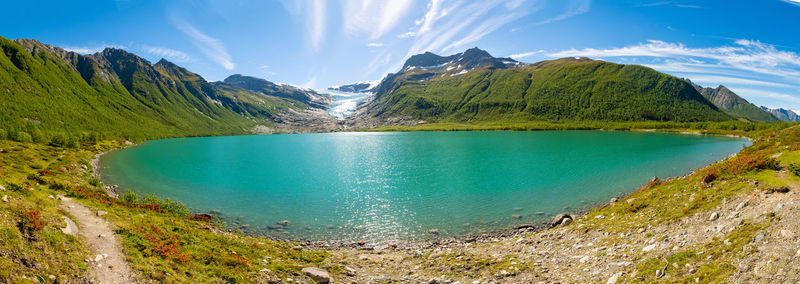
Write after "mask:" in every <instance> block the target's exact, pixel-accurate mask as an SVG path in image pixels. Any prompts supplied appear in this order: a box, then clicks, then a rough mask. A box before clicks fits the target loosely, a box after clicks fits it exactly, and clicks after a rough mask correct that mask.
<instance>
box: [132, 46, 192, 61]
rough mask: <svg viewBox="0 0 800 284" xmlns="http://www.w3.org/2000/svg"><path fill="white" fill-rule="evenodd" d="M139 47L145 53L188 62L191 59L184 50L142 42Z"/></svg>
mask: <svg viewBox="0 0 800 284" xmlns="http://www.w3.org/2000/svg"><path fill="white" fill-rule="evenodd" d="M141 49H142V50H144V51H145V52H147V53H150V54H155V55H158V56H161V57H163V58H169V59H172V60H175V61H179V62H189V61H191V60H192V58H191V57H189V55H188V54H186V53H185V52H183V51H180V50H175V49H171V48H166V47H160V46H151V45H146V44H142V45H141Z"/></svg>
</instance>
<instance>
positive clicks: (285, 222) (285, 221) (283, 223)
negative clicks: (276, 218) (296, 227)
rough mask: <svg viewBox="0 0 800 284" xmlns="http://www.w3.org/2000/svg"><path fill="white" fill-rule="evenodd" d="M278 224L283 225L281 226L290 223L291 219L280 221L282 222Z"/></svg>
mask: <svg viewBox="0 0 800 284" xmlns="http://www.w3.org/2000/svg"><path fill="white" fill-rule="evenodd" d="M278 225H281V226H286V225H289V220H283V221H280V222H278Z"/></svg>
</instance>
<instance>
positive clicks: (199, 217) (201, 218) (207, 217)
mask: <svg viewBox="0 0 800 284" xmlns="http://www.w3.org/2000/svg"><path fill="white" fill-rule="evenodd" d="M189 219H191V220H196V221H201V222H211V215H208V214H194V215H189Z"/></svg>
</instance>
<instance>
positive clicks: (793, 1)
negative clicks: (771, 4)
mask: <svg viewBox="0 0 800 284" xmlns="http://www.w3.org/2000/svg"><path fill="white" fill-rule="evenodd" d="M781 1H783V2H786V3H789V4H794V5H797V6H800V0H781Z"/></svg>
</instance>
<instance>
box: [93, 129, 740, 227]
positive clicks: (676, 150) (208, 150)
mask: <svg viewBox="0 0 800 284" xmlns="http://www.w3.org/2000/svg"><path fill="white" fill-rule="evenodd" d="M749 144H750V142H749V141H747V140H745V139H739V138H730V137H719V136H699V135H681V134H665V133H644V132H616V131H538V132H511V131H490V132H379V133H321V134H277V135H258V136H229V137H206V138H180V139H166V140H156V141H149V142H145V143H143V144H141V145H138V146H135V147H131V148H128V149H125V150H120V151H115V152H112V153H109V154H107V155H104V156H103V157H102V159H101V172H102V177H103V180H104V181H105V182H106V183H107V184H118V185H119V186H120V188H121V189H122V190H133V191H135V192H137V193H139V194H140V195H141V194H156V195H158V196H160V197H165V198H171V199H177V200H180V201H182V202H184V203H185V204H186V205H187V206H188V207H190V208H192V209H193V210H196V211H198V212H210V211H212V210H218V211H219V212H220V214H221V215H222V216H223V217H224V219H226V220H229V221H236V222H238V223H239V224H248V225H249V229H248V230H256V231H263V232H264V233H266V234H268V235H270V236H273V237H276V238H290V239H309V240H340V241H353V240H362V239H363V240H367V241H368V242H374V243H381V242H389V241H394V240H400V241H417V240H429V239H434V238H444V237H453V236H459V235H465V234H474V233H479V232H483V231H489V232H491V231H499V230H506V229H510V228H512V227H513V226H515V225H520V224H538V223H540V222H542V221H545V220H549V219H550V218H552V216H553V215H555V214H558V213H561V212H577V211H579V210H581V209H585V208H589V207H592V206H596V205H598V204H601V203H607V202H608V200H609V199H610V198H611V197H615V196H620V195H622V194H627V193H630V192H633V191H635V190H636V189H638V188H639V187H640V186H641V185H642V184H644V183H646V182H647V181H648V180H650V179H651V178H652V177H653V176H658V177H661V178H665V177H673V176H680V175H684V174H687V173H689V172H691V171H693V170H695V169H698V168H701V167H704V166H705V165H708V164H711V163H713V162H715V161H718V160H721V159H724V158H726V157H728V156H729V155H731V154H734V153H736V152H738V151H739V150H741V149H742V147H743V146H745V145H749ZM512 215H520V216H521V218H520V219H517V218H512ZM281 220H288V221H290V224H289V225H288V226H282V228H280V229H269V228H268V226H269V225H274V224H276V222H279V221H281ZM431 229H437V230H438V231H439V234H431V233H429V230H431Z"/></svg>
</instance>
